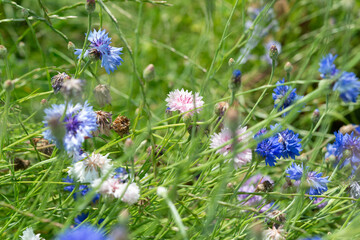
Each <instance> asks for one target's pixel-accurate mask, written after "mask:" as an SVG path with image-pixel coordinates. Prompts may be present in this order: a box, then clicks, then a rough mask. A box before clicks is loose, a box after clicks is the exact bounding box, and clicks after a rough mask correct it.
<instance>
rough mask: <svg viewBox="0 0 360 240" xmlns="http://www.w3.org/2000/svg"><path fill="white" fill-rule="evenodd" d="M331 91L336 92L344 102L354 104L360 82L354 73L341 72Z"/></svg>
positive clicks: (359, 89)
mask: <svg viewBox="0 0 360 240" xmlns="http://www.w3.org/2000/svg"><path fill="white" fill-rule="evenodd" d="M333 91H338V92H339V93H340V98H341V99H342V100H343V101H344V102H356V98H357V96H358V95H359V92H360V81H359V79H358V78H357V77H356V75H355V73H352V72H343V73H342V74H341V76H340V78H339V80H337V81H336V82H335V85H334V87H333Z"/></svg>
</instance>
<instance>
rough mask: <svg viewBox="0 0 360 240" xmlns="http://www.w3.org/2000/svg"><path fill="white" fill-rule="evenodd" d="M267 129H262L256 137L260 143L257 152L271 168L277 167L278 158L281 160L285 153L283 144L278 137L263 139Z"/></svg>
mask: <svg viewBox="0 0 360 240" xmlns="http://www.w3.org/2000/svg"><path fill="white" fill-rule="evenodd" d="M266 132H267V131H266V129H265V128H263V129H261V130H260V131H259V132H258V133H257V134H256V135H255V137H254V138H255V139H256V140H259V141H260V142H259V143H258V144H257V147H256V150H255V152H256V153H258V154H259V155H260V156H262V157H265V163H266V165H269V166H272V167H273V166H275V163H276V158H280V157H281V156H282V152H283V148H284V147H283V144H281V143H280V142H279V138H278V136H277V135H275V136H271V137H269V138H265V139H261V136H262V135H264V134H265V133H266Z"/></svg>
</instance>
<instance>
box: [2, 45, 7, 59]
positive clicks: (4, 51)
mask: <svg viewBox="0 0 360 240" xmlns="http://www.w3.org/2000/svg"><path fill="white" fill-rule="evenodd" d="M6 54H7V49H6V47H5V46H4V45H0V58H5V57H6Z"/></svg>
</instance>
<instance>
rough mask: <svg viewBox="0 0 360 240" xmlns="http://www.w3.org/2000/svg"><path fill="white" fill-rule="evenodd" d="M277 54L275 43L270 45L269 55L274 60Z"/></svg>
mask: <svg viewBox="0 0 360 240" xmlns="http://www.w3.org/2000/svg"><path fill="white" fill-rule="evenodd" d="M278 56H279V51H278V49H277V47H276V45H272V46H271V47H270V51H269V57H270V58H271V59H272V60H274V61H275V60H276V59H277V58H278Z"/></svg>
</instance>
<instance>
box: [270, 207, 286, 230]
mask: <svg viewBox="0 0 360 240" xmlns="http://www.w3.org/2000/svg"><path fill="white" fill-rule="evenodd" d="M285 221H286V215H285V213H283V212H281V211H279V210H274V211H272V212H269V213H268V214H267V217H266V218H265V222H266V223H267V224H268V225H269V226H275V227H276V228H278V227H280V225H281V224H282V223H284V222H285Z"/></svg>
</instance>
